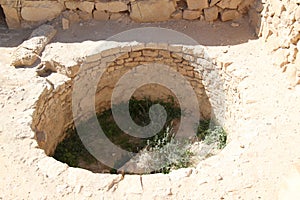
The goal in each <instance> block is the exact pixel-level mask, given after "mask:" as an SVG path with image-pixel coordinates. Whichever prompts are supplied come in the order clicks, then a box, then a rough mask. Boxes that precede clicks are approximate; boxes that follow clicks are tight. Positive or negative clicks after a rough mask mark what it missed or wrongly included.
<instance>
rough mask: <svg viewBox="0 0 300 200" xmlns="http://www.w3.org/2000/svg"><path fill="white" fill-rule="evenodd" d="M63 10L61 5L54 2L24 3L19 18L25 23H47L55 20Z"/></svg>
mask: <svg viewBox="0 0 300 200" xmlns="http://www.w3.org/2000/svg"><path fill="white" fill-rule="evenodd" d="M63 9H64V6H63V4H61V3H58V2H56V1H25V2H24V3H23V4H22V9H21V16H22V18H23V19H24V20H26V21H32V22H38V21H47V20H52V19H54V18H56V17H57V16H58V15H59V14H60V13H61V12H62V11H63Z"/></svg>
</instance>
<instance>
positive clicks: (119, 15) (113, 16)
mask: <svg viewBox="0 0 300 200" xmlns="http://www.w3.org/2000/svg"><path fill="white" fill-rule="evenodd" d="M123 16H124V15H123V14H122V13H111V15H110V17H109V19H110V20H118V19H121V18H122V17H123Z"/></svg>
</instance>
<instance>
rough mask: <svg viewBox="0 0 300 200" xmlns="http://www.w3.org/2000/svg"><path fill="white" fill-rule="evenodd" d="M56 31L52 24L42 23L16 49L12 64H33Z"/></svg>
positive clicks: (19, 65)
mask: <svg viewBox="0 0 300 200" xmlns="http://www.w3.org/2000/svg"><path fill="white" fill-rule="evenodd" d="M56 32H57V31H56V29H55V28H54V27H53V26H50V25H42V26H40V27H39V28H37V29H35V30H34V31H33V32H32V34H31V36H30V37H29V39H28V40H26V41H24V42H23V43H22V44H21V45H20V46H18V47H17V49H16V50H15V51H14V53H13V55H12V63H11V65H13V66H15V67H21V66H31V65H33V64H34V63H35V62H36V61H37V59H38V57H39V55H40V54H41V52H42V51H43V49H44V48H45V46H46V45H47V44H48V43H49V42H50V41H51V39H52V38H53V37H54V36H55V34H56Z"/></svg>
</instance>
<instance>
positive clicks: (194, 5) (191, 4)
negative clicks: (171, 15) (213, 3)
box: [187, 0, 208, 10]
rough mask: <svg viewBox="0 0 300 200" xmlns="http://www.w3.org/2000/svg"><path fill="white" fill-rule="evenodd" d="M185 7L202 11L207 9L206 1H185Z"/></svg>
mask: <svg viewBox="0 0 300 200" xmlns="http://www.w3.org/2000/svg"><path fill="white" fill-rule="evenodd" d="M187 5H188V8H189V9H191V10H197V9H198V10H202V9H204V8H208V0H187Z"/></svg>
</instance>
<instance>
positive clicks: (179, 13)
mask: <svg viewBox="0 0 300 200" xmlns="http://www.w3.org/2000/svg"><path fill="white" fill-rule="evenodd" d="M171 17H172V19H182V11H181V10H176V11H175V12H174V13H172V15H171Z"/></svg>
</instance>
